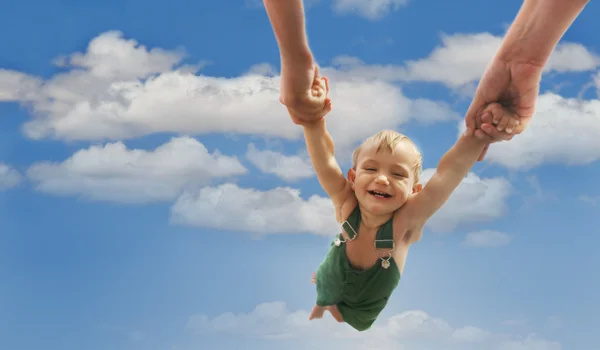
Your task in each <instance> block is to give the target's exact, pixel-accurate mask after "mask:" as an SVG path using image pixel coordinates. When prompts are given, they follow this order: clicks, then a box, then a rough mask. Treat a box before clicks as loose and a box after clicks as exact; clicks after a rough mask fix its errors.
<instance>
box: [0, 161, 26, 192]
mask: <svg viewBox="0 0 600 350" xmlns="http://www.w3.org/2000/svg"><path fill="white" fill-rule="evenodd" d="M21 179H22V177H21V174H19V172H18V171H17V170H15V169H13V168H11V167H10V166H8V165H6V164H3V163H0V191H4V190H7V189H9V188H12V187H15V186H17V185H18V184H19V183H20V182H21Z"/></svg>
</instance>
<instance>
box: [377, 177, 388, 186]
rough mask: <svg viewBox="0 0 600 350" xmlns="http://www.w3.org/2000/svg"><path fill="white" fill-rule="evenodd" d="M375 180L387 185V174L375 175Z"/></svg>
mask: <svg viewBox="0 0 600 350" xmlns="http://www.w3.org/2000/svg"><path fill="white" fill-rule="evenodd" d="M375 182H376V183H378V184H383V185H389V182H388V179H387V176H385V175H379V176H377V178H375Z"/></svg>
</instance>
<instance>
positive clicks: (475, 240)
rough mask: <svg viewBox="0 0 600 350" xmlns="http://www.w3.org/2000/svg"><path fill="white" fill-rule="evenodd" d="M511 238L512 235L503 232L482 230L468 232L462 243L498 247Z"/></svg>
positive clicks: (505, 243)
mask: <svg viewBox="0 0 600 350" xmlns="http://www.w3.org/2000/svg"><path fill="white" fill-rule="evenodd" d="M512 239H513V236H512V235H509V234H506V233H504V232H499V231H492V230H484V231H476V232H469V233H468V234H467V235H466V236H465V240H464V241H463V243H464V244H466V245H467V246H470V247H500V246H504V245H507V244H509V243H510V242H511V241H512Z"/></svg>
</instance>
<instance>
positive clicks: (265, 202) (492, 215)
mask: <svg viewBox="0 0 600 350" xmlns="http://www.w3.org/2000/svg"><path fill="white" fill-rule="evenodd" d="M433 172H434V169H427V170H425V171H424V172H423V178H424V181H427V180H428V179H429V178H430V177H431V175H432V174H433ZM510 190H511V186H510V184H509V183H508V181H506V180H505V179H503V178H491V179H484V178H480V177H478V176H477V175H475V174H469V175H468V176H467V177H465V179H464V180H463V182H462V183H461V184H460V185H459V187H458V188H457V190H456V191H455V192H454V194H453V195H452V196H451V197H450V199H449V200H448V202H447V203H446V205H444V206H443V207H442V209H440V210H439V211H438V212H437V213H436V214H435V215H434V216H433V217H432V218H431V220H430V221H429V222H428V224H427V227H428V228H430V229H432V230H434V231H452V230H453V229H454V228H456V227H457V226H459V225H462V224H470V223H477V222H484V221H490V220H493V219H496V218H498V217H501V216H502V215H503V214H504V212H505V211H506V200H507V198H508V196H509V195H510ZM171 212H172V220H173V222H174V223H177V224H181V225H190V226H198V227H205V228H213V229H222V230H234V231H243V232H249V233H252V234H254V235H256V236H262V235H266V234H278V233H279V234H282V233H313V234H317V235H324V236H332V235H334V234H336V233H337V232H339V227H338V224H337V222H336V221H335V212H334V208H333V205H332V204H331V201H330V200H329V199H328V198H325V197H320V196H311V197H309V198H308V199H304V198H302V197H301V196H300V191H299V190H295V189H292V188H288V187H279V188H275V189H272V190H268V191H259V190H255V189H250V188H241V187H238V186H237V185H234V184H223V185H220V186H218V187H205V188H201V189H200V190H198V191H186V192H185V193H184V194H182V195H181V197H179V198H178V199H177V201H176V203H175V204H174V205H173V207H172V209H171ZM231 218H235V220H231Z"/></svg>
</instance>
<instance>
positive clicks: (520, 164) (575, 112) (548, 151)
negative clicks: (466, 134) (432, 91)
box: [459, 93, 600, 170]
mask: <svg viewBox="0 0 600 350" xmlns="http://www.w3.org/2000/svg"><path fill="white" fill-rule="evenodd" d="M459 130H461V131H462V130H464V125H459ZM598 135H600V100H580V99H575V98H564V97H561V96H559V95H556V94H554V93H546V94H543V95H541V96H540V97H539V100H538V102H537V112H536V114H535V116H534V117H533V119H532V121H531V123H530V124H529V126H528V128H527V129H526V130H525V131H524V132H523V134H521V135H518V136H516V137H515V138H514V139H512V140H511V141H510V142H502V143H498V144H494V145H492V146H491V147H490V150H489V152H488V155H487V157H486V161H488V162H490V163H496V164H500V165H502V166H505V167H507V168H510V169H514V170H529V169H533V168H535V167H538V166H540V165H542V164H551V163H553V164H568V165H587V164H590V163H592V162H595V161H597V160H598V159H600V138H599V137H598Z"/></svg>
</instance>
